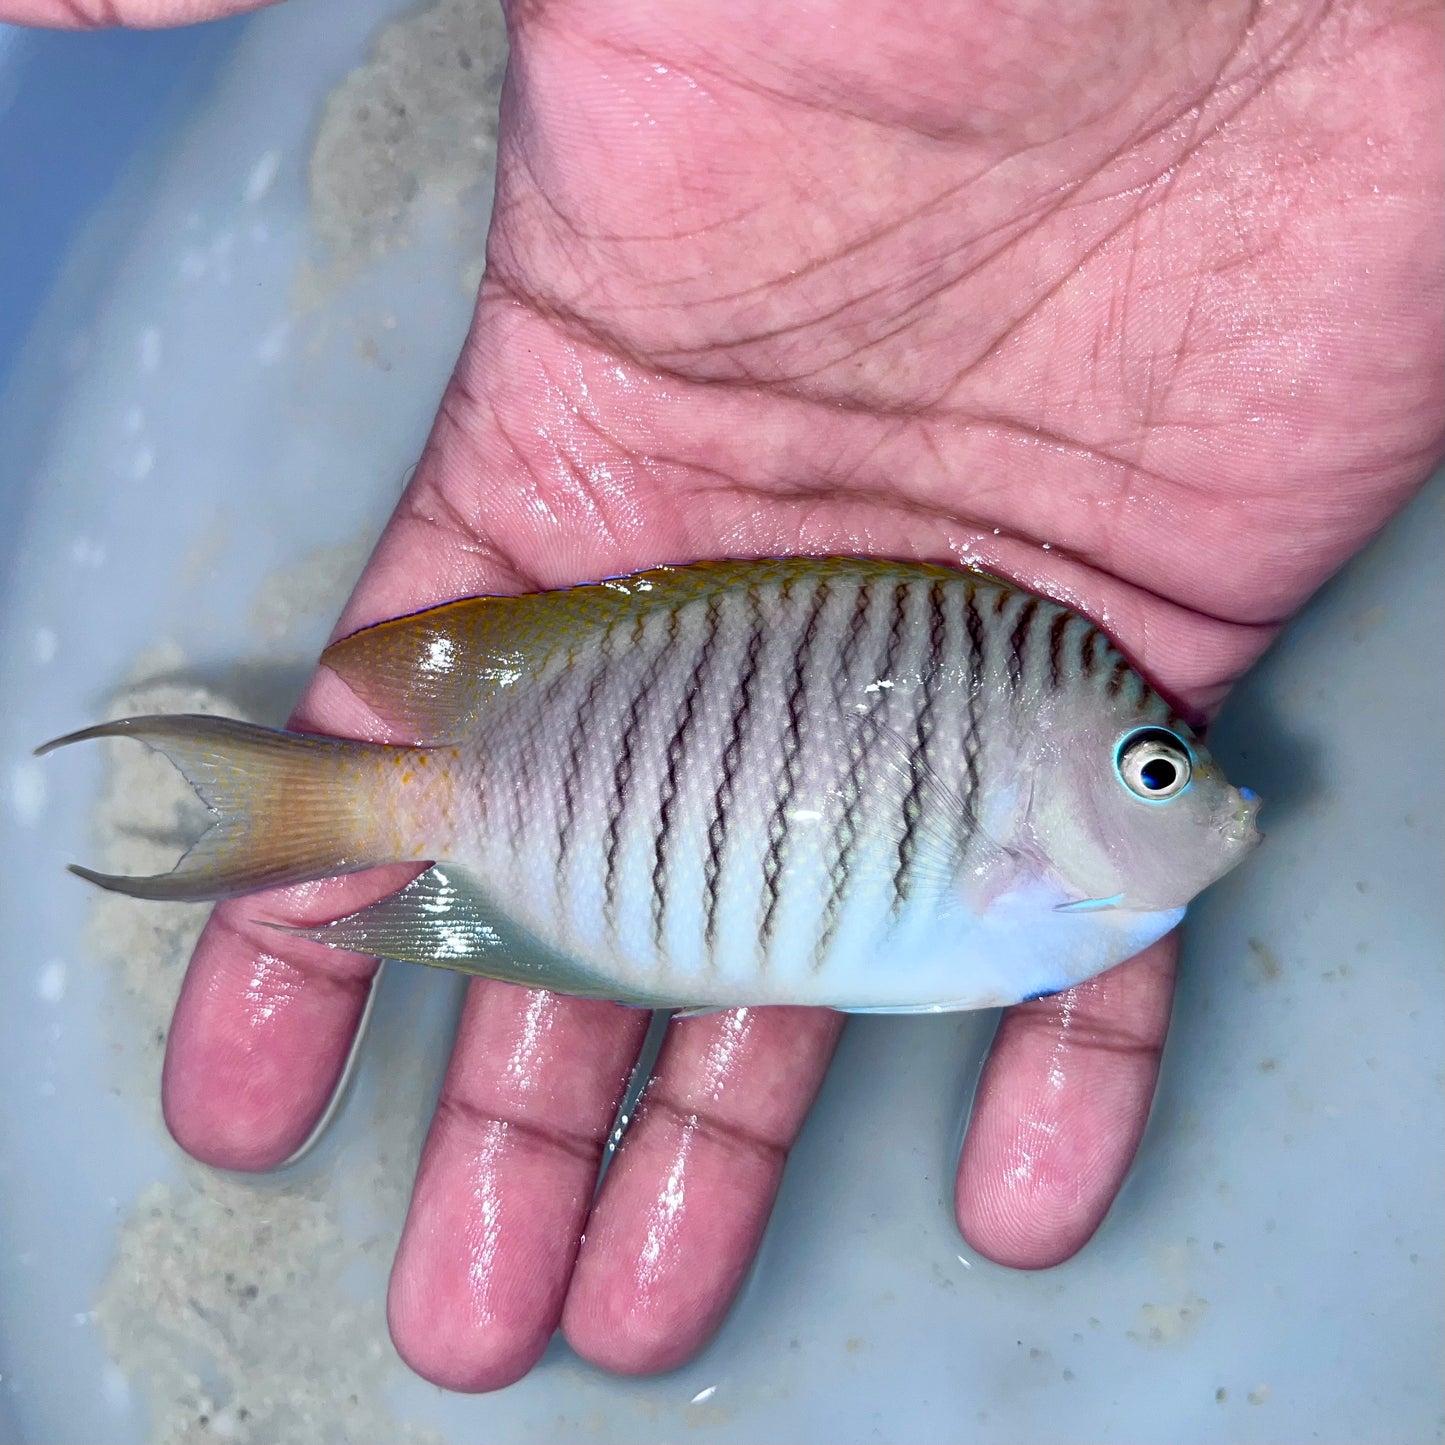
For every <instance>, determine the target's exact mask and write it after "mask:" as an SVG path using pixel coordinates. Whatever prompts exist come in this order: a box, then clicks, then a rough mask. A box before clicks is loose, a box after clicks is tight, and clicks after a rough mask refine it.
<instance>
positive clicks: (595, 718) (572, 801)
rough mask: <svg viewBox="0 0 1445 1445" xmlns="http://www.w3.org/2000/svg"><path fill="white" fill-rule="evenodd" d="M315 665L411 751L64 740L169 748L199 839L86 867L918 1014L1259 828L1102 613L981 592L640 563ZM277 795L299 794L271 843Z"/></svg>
mask: <svg viewBox="0 0 1445 1445" xmlns="http://www.w3.org/2000/svg"><path fill="white" fill-rule="evenodd" d="M323 661H324V662H325V663H326V664H327V665H328V666H330V667H332V668H333V669H334V670H335V671H337V672H338V673H339V674H340V675H341V677H342V678H343V679H344V680H345V681H346V682H347V683H348V684H349V685H350V686H351V687H352V688H353V689H354V690H355V691H356V692H357V693H358V694H359V695H360V696H361V697H362V698H363V699H364V700H365V701H366V702H368V703H369V704H370V705H371V706H372V707H373V708H374V709H375V710H376V711H377V712H378V713H379V714H380V715H381V716H382V717H384V718H386V719H387V720H389V721H390V722H391V723H392V724H393V725H394V726H395V727H397V728H398V730H400V731H401V732H403V733H404V734H407V735H410V736H411V737H412V738H413V739H414V746H413V747H411V748H409V749H407V750H406V752H405V756H406V758H407V759H409V760H410V761H409V762H408V763H407V765H406V766H402V767H398V766H392V764H394V763H395V762H396V761H397V757H396V756H394V755H396V754H398V752H399V750H398V749H389V748H382V747H378V746H376V745H371V744H362V743H349V742H338V741H334V740H326V741H323V740H319V739H313V738H305V737H302V736H299V735H290V734H281V733H267V732H265V730H260V729H251V730H248V729H247V728H246V727H245V725H242V724H227V725H226V727H227V728H229V729H230V731H227V732H226V733H225V734H224V737H220V738H219V740H218V737H217V736H213V733H214V726H215V720H202V719H141V720H132V721H130V722H128V723H122V724H108V725H105V726H104V727H102V728H99V729H89V730H87V731H86V732H85V733H83V734H80V735H77V736H101V735H111V734H115V733H121V732H129V733H130V734H131V735H133V736H136V737H139V738H141V739H142V740H143V741H148V742H150V743H152V745H154V746H157V747H160V748H161V749H162V750H163V751H166V752H167V753H168V755H169V756H171V757H172V758H173V759H174V760H175V761H177V762H178V764H179V765H180V766H182V767H183V768H184V769H186V771H187V775H188V776H190V777H191V778H192V781H193V782H194V783H195V784H196V786H197V787H198V790H199V791H201V792H202V795H203V796H205V797H206V799H207V801H208V802H209V803H211V805H212V808H213V811H214V812H216V814H217V816H218V822H217V824H216V826H215V828H213V830H212V834H215V836H214V837H213V836H212V834H208V835H207V838H206V840H203V844H204V846H202V845H198V848H197V850H196V851H195V852H194V854H193V855H188V857H187V858H186V859H183V860H182V862H181V863H180V864H179V865H178V866H177V868H176V870H175V871H174V872H173V873H172V874H168V875H162V876H161V877H160V878H158V879H150V880H145V879H114V878H103V877H99V876H98V875H90V874H87V876H93V877H96V879H97V881H100V882H102V883H103V884H105V886H109V887H119V888H122V889H124V890H126V891H132V892H145V893H146V894H147V896H156V897H165V896H176V897H180V896H186V897H197V896H222V895H224V894H228V893H236V892H243V891H245V890H246V887H247V884H248V883H249V882H250V880H251V879H253V878H258V877H264V878H265V880H266V881H267V882H276V881H297V880H298V879H299V878H300V877H302V876H305V877H319V876H325V875H326V874H327V873H331V872H336V871H345V870H348V869H351V868H356V867H365V866H368V865H370V864H373V863H378V862H384V861H389V860H390V859H392V858H395V857H400V856H405V857H422V858H431V859H433V860H434V861H435V866H434V867H433V868H432V869H430V870H429V871H428V872H426V873H424V874H423V875H422V876H421V877H420V878H418V879H417V880H416V881H415V882H414V883H413V884H411V885H409V886H408V887H407V888H406V889H403V890H402V891H401V892H400V893H397V894H394V895H392V896H391V897H389V898H387V899H383V900H381V901H380V902H379V903H377V904H375V905H373V906H372V907H371V908H368V909H364V910H362V911H361V912H360V913H357V914H354V915H351V916H349V917H348V918H345V919H340V920H337V921H336V922H335V923H333V924H329V925H324V926H322V927H320V928H317V929H309V930H302V931H303V932H305V933H306V934H307V936H310V937H315V938H319V939H321V940H322V941H324V942H327V943H330V944H332V945H333V946H337V947H346V948H355V949H364V950H369V951H375V952H381V953H384V954H386V955H388V956H395V957H403V958H413V959H416V960H417V961H420V962H431V963H443V964H446V965H447V966H449V967H459V968H464V969H468V970H470V971H472V972H477V973H482V974H487V975H490V976H492V977H497V978H506V979H513V980H515V981H518V982H534V983H541V984H543V985H545V986H551V987H557V988H562V989H566V990H570V991H572V992H576V993H584V994H591V995H596V996H600V997H612V998H618V999H622V1000H624V1001H631V1002H635V1003H646V1004H653V1005H657V1004H674V1005H684V1004H685V1005H691V1006H699V1005H700V1006H728V1005H733V1004H743V1003H815V1004H831V1005H832V1006H835V1007H842V1008H852V1009H859V1010H882V1011H918V1010H928V1009H938V1008H968V1007H980V1006H985V1005H989V1004H997V1003H1006V1002H1011V1001H1013V1000H1015V999H1018V998H1023V997H1030V996H1033V995H1036V994H1037V993H1039V992H1042V991H1049V990H1052V989H1056V988H1060V987H1066V986H1067V985H1068V984H1069V983H1071V982H1075V981H1077V980H1078V979H1080V978H1084V977H1088V976H1089V975H1090V974H1092V973H1096V972H1098V971H1100V970H1101V969H1102V968H1106V967H1108V966H1110V965H1111V964H1113V963H1117V962H1119V961H1121V960H1122V959H1123V958H1125V957H1128V956H1129V955H1130V954H1131V953H1133V952H1135V951H1137V949H1139V948H1140V947H1142V946H1144V945H1145V944H1147V943H1148V942H1149V941H1151V940H1152V939H1153V938H1156V937H1158V936H1159V935H1160V934H1161V933H1162V932H1164V931H1165V930H1167V929H1168V928H1169V927H1171V926H1172V925H1173V924H1174V923H1175V922H1177V921H1178V918H1179V917H1180V916H1181V915H1182V912H1183V908H1184V906H1185V905H1186V904H1187V903H1188V901H1189V900H1190V898H1192V897H1193V896H1194V894H1195V893H1197V892H1198V891H1199V889H1200V888H1202V887H1204V886H1205V885H1206V884H1207V883H1208V882H1210V881H1211V880H1212V879H1213V878H1214V877H1217V876H1218V875H1219V874H1220V873H1222V872H1223V871H1225V870H1226V869H1227V868H1228V867H1230V866H1233V863H1234V862H1236V861H1238V858H1239V857H1242V856H1243V854H1244V852H1246V851H1247V849H1248V847H1249V846H1250V845H1251V844H1252V842H1253V841H1254V840H1255V839H1256V837H1257V833H1256V830H1255V828H1254V813H1255V811H1256V810H1257V800H1255V799H1254V798H1253V796H1252V795H1248V796H1246V795H1245V794H1241V793H1240V792H1239V790H1237V789H1234V788H1233V787H1231V786H1230V785H1229V784H1228V783H1227V782H1226V781H1225V780H1224V778H1223V777H1222V775H1220V773H1219V770H1218V768H1217V766H1216V765H1215V764H1214V763H1213V761H1212V759H1210V758H1209V756H1208V753H1207V752H1206V751H1205V749H1204V748H1203V745H1202V743H1200V741H1199V740H1198V739H1197V738H1196V737H1195V736H1194V734H1193V733H1192V732H1191V731H1190V730H1189V729H1188V728H1187V727H1186V726H1185V725H1184V724H1183V723H1182V722H1181V721H1180V719H1179V718H1178V717H1177V716H1176V715H1175V714H1174V712H1173V711H1172V709H1171V708H1170V707H1169V705H1168V704H1167V702H1165V700H1164V699H1162V698H1161V697H1160V696H1159V695H1158V694H1157V693H1155V692H1154V691H1153V690H1152V689H1150V688H1149V687H1148V685H1147V684H1146V683H1145V682H1144V680H1143V679H1142V678H1140V677H1139V675H1138V674H1137V673H1136V672H1135V671H1134V670H1133V669H1132V668H1131V667H1130V666H1129V664H1128V662H1127V660H1126V659H1125V658H1124V657H1123V655H1122V654H1121V653H1120V652H1119V651H1118V649H1117V648H1116V647H1114V645H1113V644H1112V643H1111V642H1110V641H1109V640H1108V639H1107V638H1105V637H1104V635H1103V634H1102V633H1101V632H1100V631H1099V629H1098V628H1097V627H1095V626H1094V624H1093V623H1091V622H1090V621H1089V620H1088V619H1086V618H1083V617H1080V616H1078V615H1077V614H1074V613H1072V612H1070V611H1068V610H1067V609H1065V608H1063V607H1062V606H1060V605H1059V604H1057V603H1054V602H1052V601H1049V600H1048V599H1046V598H1042V597H1038V596H1035V595H1033V594H1030V593H1027V592H1025V591H1022V590H1021V589H1019V588H1017V587H1014V586H1012V585H1011V584H1009V583H1007V582H1005V581H1002V580H1001V579H999V578H996V577H993V576H990V575H988V574H986V573H981V572H975V571H965V570H958V569H953V568H945V567H937V566H930V565H925V564H917V563H894V562H880V561H866V560H859V559H846V558H836V559H825V560H821V561H820V560H815V559H781V560H775V561H763V562H735V563H713V564H700V565H697V566H692V567H682V568H660V569H654V570H652V571H649V572H644V573H639V574H636V575H635V576H632V577H628V578H616V579H612V580H611V581H609V582H605V583H600V584H594V585H591V586H586V587H579V588H572V589H564V590H562V591H558V592H553V593H541V594H533V595H530V596H525V597H519V598H478V599H467V600H464V601H462V602H458V603H452V604H447V605H445V606H443V607H440V608H435V609H432V610H430V611H428V612H424V613H420V614H417V615H416V616H415V617H411V618H403V619H398V620H396V621H393V622H388V623H383V624H380V625H379V626H377V627H374V628H370V629H367V630H365V631H363V632H361V633H358V634H355V635H354V636H353V637H350V638H347V639H344V640H343V641H341V642H340V643H337V644H334V645H333V646H332V647H331V648H329V649H328V650H327V652H326V654H325V655H324V657H323ZM208 727H209V728H211V732H208V731H207V729H208ZM262 739H264V740H265V741H264V743H263V741H262ZM1141 749H1142V750H1143V751H1140V750H1141ZM202 754H204V757H205V759H206V760H207V761H206V763H205V766H204V767H200V766H198V764H197V763H196V762H195V759H196V758H198V757H201V756H202ZM1146 764H1147V766H1146ZM326 768H330V769H332V773H333V774H335V776H336V777H337V778H338V779H339V780H340V781H339V782H338V783H337V785H335V786H327V785H323V784H321V783H318V782H317V770H318V769H321V770H322V771H323V772H324V770H325V769H326ZM338 769H339V770H340V771H339V772H338V771H337V770H338ZM327 776H331V774H327ZM288 788H289V790H290V791H289V793H288V792H287V789H288ZM281 796H289V797H290V798H291V799H303V798H304V800H305V815H304V816H296V814H295V809H294V808H293V810H292V816H291V817H290V818H288V820H287V838H286V843H285V847H284V849H278V847H277V845H276V843H275V842H274V841H273V839H274V837H275V835H276V834H277V832H278V827H277V822H276V818H275V816H274V815H275V813H276V811H277V804H276V803H275V802H274V801H273V800H274V799H276V798H278V797H281ZM217 829H219V830H220V832H219V833H217V831H216V830H217ZM222 844H224V847H222V846H221V845H222ZM278 856H282V859H283V861H282V862H281V863H277V862H276V858H277V857H278Z"/></svg>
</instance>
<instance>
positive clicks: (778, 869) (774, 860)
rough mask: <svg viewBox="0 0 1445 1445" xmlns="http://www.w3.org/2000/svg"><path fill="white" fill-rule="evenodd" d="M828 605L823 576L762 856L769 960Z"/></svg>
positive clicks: (804, 642) (793, 688) (791, 698)
mask: <svg viewBox="0 0 1445 1445" xmlns="http://www.w3.org/2000/svg"><path fill="white" fill-rule="evenodd" d="M827 605H828V579H827V578H826V577H824V578H822V579H821V580H820V581H819V582H818V585H817V589H816V591H815V592H814V594H813V603H812V606H811V607H810V608H809V609H808V618H807V621H806V622H805V623H804V624H803V635H802V637H801V638H800V639H799V642H798V647H797V652H796V654H795V656H794V659H793V676H792V678H791V680H790V681H789V684H788V695H787V698H786V700H785V708H786V711H787V720H786V723H785V725H784V728H783V768H782V778H781V783H780V786H779V788H778V801H777V803H776V805H775V806H774V808H773V812H772V816H771V817H770V818H769V819H768V851H767V852H766V853H765V854H764V855H763V891H764V900H765V901H764V906H763V920H762V927H761V930H760V932H761V938H762V955H761V956H762V958H763V960H764V961H766V959H767V956H768V947H769V945H770V944H771V943H772V940H773V927H774V924H775V923H776V922H777V916H778V904H779V901H780V900H781V898H782V884H781V879H782V874H783V867H784V864H785V862H786V860H787V844H788V821H789V815H790V813H791V811H792V806H793V796H794V794H795V793H796V792H797V789H798V774H797V765H798V755H799V753H801V751H802V748H803V738H804V729H805V727H806V725H807V708H806V706H805V703H806V700H807V689H808V664H809V663H810V662H811V660H812V656H813V644H814V642H815V641H816V640H817V636H818V620H819V618H820V617H821V616H822V614H823V609H824V608H825V607H826V606H827Z"/></svg>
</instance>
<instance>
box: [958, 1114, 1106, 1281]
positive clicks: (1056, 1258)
mask: <svg viewBox="0 0 1445 1445" xmlns="http://www.w3.org/2000/svg"><path fill="white" fill-rule="evenodd" d="M990 1134H992V1135H993V1136H994V1137H992V1138H990V1137H988V1136H989V1135H990ZM1000 1134H1004V1137H999V1135H1000ZM1016 1143H1017V1141H1016V1139H1010V1138H1008V1137H1007V1135H1006V1133H1005V1131H1001V1130H999V1129H997V1128H990V1127H989V1125H988V1123H987V1122H986V1123H985V1124H984V1126H983V1127H982V1128H980V1129H971V1130H970V1131H969V1138H968V1140H967V1141H966V1142H965V1146H964V1152H963V1158H962V1160H961V1161H960V1167H959V1180H958V1189H957V1191H956V1194H955V1202H954V1217H955V1219H956V1221H957V1223H958V1230H959V1233H960V1234H961V1235H962V1236H963V1238H964V1241H965V1242H966V1243H967V1244H968V1245H969V1247H970V1248H971V1249H973V1250H974V1251H975V1252H976V1253H978V1254H980V1255H982V1256H983V1257H984V1258H985V1259H988V1260H992V1261H993V1263H994V1264H1000V1265H1003V1266H1005V1267H1006V1268H1009V1269H1024V1270H1038V1269H1052V1268H1053V1267H1054V1266H1055V1265H1059V1264H1063V1263H1064V1262H1065V1261H1066V1260H1069V1259H1072V1258H1073V1257H1074V1255H1076V1254H1077V1253H1078V1252H1079V1251H1080V1250H1081V1249H1082V1248H1083V1247H1084V1246H1085V1245H1086V1244H1087V1243H1088V1242H1089V1240H1090V1239H1092V1238H1093V1236H1094V1234H1095V1233H1096V1232H1097V1231H1098V1228H1099V1225H1100V1224H1101V1223H1103V1220H1104V1216H1105V1214H1106V1213H1107V1212H1108V1208H1109V1204H1110V1203H1111V1202H1112V1200H1113V1195H1114V1191H1115V1188H1116V1187H1117V1186H1116V1185H1114V1184H1112V1183H1111V1182H1108V1181H1106V1182H1105V1183H1104V1186H1103V1188H1102V1189H1101V1188H1098V1187H1093V1188H1091V1187H1089V1182H1085V1183H1084V1184H1083V1187H1081V1181H1079V1180H1078V1179H1076V1178H1072V1177H1067V1176H1065V1177H1060V1176H1059V1173H1058V1171H1055V1170H1052V1169H1050V1170H1047V1171H1046V1173H1045V1177H1040V1176H1039V1173H1038V1172H1036V1173H1035V1175H1034V1177H1033V1178H1032V1179H1030V1180H1028V1181H1027V1182H1026V1183H1025V1182H1023V1181H1022V1180H1020V1178H1019V1177H1018V1175H1017V1173H1016V1171H1015V1170H1014V1169H1013V1168H1011V1167H1010V1165H1009V1163H1008V1162H1007V1161H1008V1160H1009V1159H1010V1157H1016V1155H1017V1153H1018V1150H1017V1149H1016V1148H1014V1147H1011V1146H1014V1145H1016Z"/></svg>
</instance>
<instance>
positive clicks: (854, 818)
mask: <svg viewBox="0 0 1445 1445" xmlns="http://www.w3.org/2000/svg"><path fill="white" fill-rule="evenodd" d="M867 590H868V589H867V588H866V587H865V589H864V591H865V592H867ZM871 601H872V598H871V594H870V596H869V602H870V604H871ZM907 620H908V586H907V584H906V583H903V582H900V583H899V584H898V585H897V586H895V587H894V589H893V614H892V618H891V620H890V622H889V625H888V641H887V644H886V645H885V647H884V649H883V665H882V669H881V673H880V676H879V677H878V678H875V679H874V683H877V682H889V683H891V682H892V678H893V672H894V669H895V668H896V667H897V666H898V654H899V652H900V650H901V648H902V645H903V629H904V624H905V623H906V622H907ZM860 636H861V634H860ZM854 655H855V657H856V651H855V654H854ZM855 665H856V664H855ZM845 675H846V676H847V677H851V675H852V673H851V669H850V670H849V672H848V673H847V674H845ZM886 697H887V689H885V688H881V687H877V688H875V690H874V691H873V692H872V693H871V694H870V696H869V700H868V705H867V710H866V712H865V713H864V714H862V715H861V716H860V715H858V714H844V727H845V728H846V730H847V734H848V768H847V771H846V772H845V773H844V775H843V812H842V816H841V817H840V818H839V820H838V852H837V855H836V858H835V860H834V862H833V866H832V867H831V868H830V869H829V871H828V901H827V902H826V903H825V904H824V905H823V919H822V926H821V928H820V929H819V932H818V943H817V947H816V948H815V949H814V950H813V958H812V968H813V971H814V972H815V973H816V972H817V971H818V970H819V969H820V968H822V966H823V964H824V963H825V962H826V961H827V957H828V950H829V949H830V948H831V947H832V945H833V939H834V937H835V936H836V935H837V932H838V928H839V925H840V924H841V923H842V921H843V904H844V902H845V901H846V899H847V895H848V879H849V876H850V874H851V873H852V870H853V859H854V856H855V855H856V853H857V850H858V833H859V829H858V824H859V816H858V814H859V810H860V808H861V807H862V803H863V781H864V778H865V777H866V776H867V774H868V773H869V772H870V771H871V770H870V768H869V761H870V758H869V754H870V752H871V750H872V749H873V748H874V746H875V745H876V743H877V741H878V731H879V727H878V714H879V712H880V711H881V709H882V708H883V705H884V701H885V699H886Z"/></svg>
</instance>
